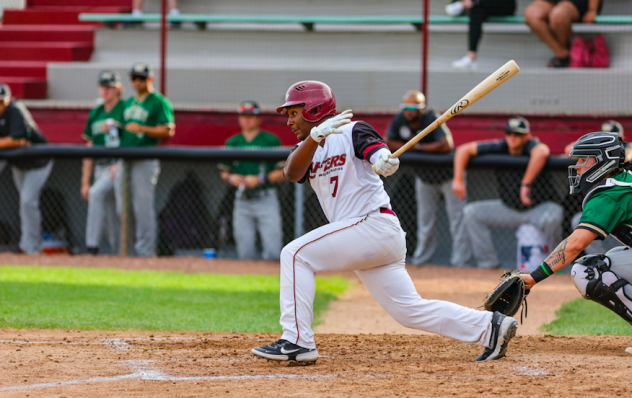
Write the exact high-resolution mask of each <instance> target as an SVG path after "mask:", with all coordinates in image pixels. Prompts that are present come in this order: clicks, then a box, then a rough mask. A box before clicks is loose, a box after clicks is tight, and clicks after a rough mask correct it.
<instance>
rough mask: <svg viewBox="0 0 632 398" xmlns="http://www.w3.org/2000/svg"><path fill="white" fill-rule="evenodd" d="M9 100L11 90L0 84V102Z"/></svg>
mask: <svg viewBox="0 0 632 398" xmlns="http://www.w3.org/2000/svg"><path fill="white" fill-rule="evenodd" d="M10 99H11V88H9V86H7V85H6V84H4V83H0V100H2V101H4V102H8V101H9V100H10Z"/></svg>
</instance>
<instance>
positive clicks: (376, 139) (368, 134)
mask: <svg viewBox="0 0 632 398" xmlns="http://www.w3.org/2000/svg"><path fill="white" fill-rule="evenodd" d="M351 137H352V139H353V150H354V152H355V156H356V157H357V158H358V159H362V160H369V159H370V158H371V155H373V154H374V153H375V152H377V151H378V150H379V149H381V148H386V149H388V147H387V146H386V143H385V142H384V139H383V138H382V136H381V135H379V134H378V132H377V131H375V129H374V128H373V127H371V125H370V124H368V123H365V122H358V123H356V124H355V126H353V131H352V132H351Z"/></svg>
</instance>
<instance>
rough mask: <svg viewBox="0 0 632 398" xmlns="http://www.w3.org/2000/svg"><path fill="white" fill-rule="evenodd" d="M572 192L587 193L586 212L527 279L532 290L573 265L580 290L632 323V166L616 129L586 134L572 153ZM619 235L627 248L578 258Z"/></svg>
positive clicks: (570, 173) (570, 179)
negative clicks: (574, 161)
mask: <svg viewBox="0 0 632 398" xmlns="http://www.w3.org/2000/svg"><path fill="white" fill-rule="evenodd" d="M569 155H570V156H571V157H573V158H577V164H575V165H572V166H569V181H570V193H571V194H579V193H586V197H585V198H584V202H583V213H582V216H581V220H580V222H579V225H578V226H577V228H576V229H575V231H573V233H572V234H571V235H570V236H569V237H568V238H566V239H564V240H563V241H562V243H560V244H559V246H558V247H557V248H556V249H555V250H554V251H553V253H551V255H550V256H548V257H547V258H546V260H545V261H544V263H542V265H540V267H538V268H537V269H536V270H535V271H533V272H531V274H523V276H522V278H523V279H524V281H525V282H526V283H527V288H528V289H531V288H533V287H534V286H535V284H536V283H538V282H540V281H542V280H543V279H545V278H547V277H548V276H550V275H552V274H553V273H555V272H557V271H559V270H561V269H562V268H564V267H566V266H567V265H569V264H573V269H572V272H571V276H572V278H573V281H574V282H575V286H576V287H577V290H579V292H580V293H581V294H582V296H583V297H584V298H586V299H588V300H592V301H595V302H597V303H599V304H601V305H603V306H605V307H607V308H609V309H610V310H612V311H613V312H615V313H616V314H617V315H619V316H620V317H621V318H623V319H625V320H626V321H627V322H628V323H630V324H632V286H630V283H629V281H632V251H630V248H631V247H632V173H631V172H630V171H629V170H632V165H631V164H630V163H625V147H624V145H623V141H622V140H621V138H620V137H619V135H618V134H617V133H616V132H604V131H600V132H596V133H590V134H586V135H585V136H583V137H581V138H580V139H579V140H577V142H576V143H575V144H574V145H573V148H572V150H571V151H570V154H569ZM608 235H612V236H614V237H615V238H616V239H618V240H619V241H620V242H621V243H623V244H624V245H625V246H620V247H616V248H614V249H612V250H610V251H608V252H607V253H605V254H591V255H588V256H584V257H582V258H580V259H577V260H576V258H577V256H578V255H579V254H580V253H581V252H582V250H584V249H585V248H586V247H587V246H588V245H589V244H590V243H591V242H592V241H593V240H595V239H601V240H602V239H604V238H606V237H607V236H608Z"/></svg>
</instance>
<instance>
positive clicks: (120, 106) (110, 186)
mask: <svg viewBox="0 0 632 398" xmlns="http://www.w3.org/2000/svg"><path fill="white" fill-rule="evenodd" d="M98 90H99V99H100V102H102V103H101V104H100V105H98V106H97V107H95V108H94V109H92V111H90V115H89V116H88V121H87V123H86V127H85V129H84V132H83V139H84V140H86V142H87V145H88V146H96V147H106V148H117V147H118V146H119V145H120V136H121V129H122V128H123V111H124V110H125V101H122V100H121V95H122V94H123V85H122V84H121V78H120V76H119V75H118V73H115V72H112V71H109V70H104V71H102V72H101V73H99V77H98ZM118 167H119V165H118V164H117V161H116V159H112V158H101V159H89V158H86V159H84V160H83V169H82V174H81V197H83V199H84V200H87V201H88V216H87V218H86V249H87V251H88V253H90V254H98V253H99V246H100V244H101V238H102V237H103V236H104V234H105V237H106V238H107V243H108V245H109V247H110V253H112V254H117V253H118V247H119V240H120V238H119V231H120V228H121V227H120V224H119V218H118V214H116V200H115V197H114V179H115V176H116V173H117V170H118ZM92 177H94V178H93V181H92V184H91V179H92Z"/></svg>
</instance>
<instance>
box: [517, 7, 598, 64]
mask: <svg viewBox="0 0 632 398" xmlns="http://www.w3.org/2000/svg"><path fill="white" fill-rule="evenodd" d="M602 5H603V1H601V0H561V1H560V0H535V1H534V2H533V3H531V4H530V5H529V6H528V7H527V9H526V10H525V11H524V18H525V22H526V23H527V25H529V27H530V28H531V30H532V31H533V33H535V34H536V36H538V37H539V38H540V40H542V41H543V42H544V44H546V45H547V46H549V47H550V48H551V50H553V53H554V56H553V58H551V59H550V60H549V64H548V66H549V68H567V67H568V66H569V65H570V62H571V57H570V43H571V33H572V29H571V26H572V24H573V22H580V21H581V22H584V23H593V22H595V19H596V17H597V14H599V12H600V11H601V6H602Z"/></svg>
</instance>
